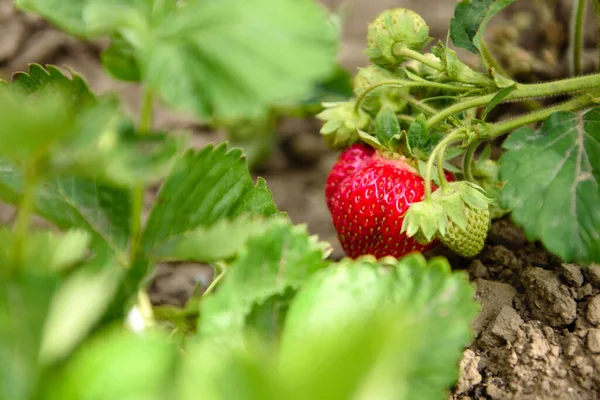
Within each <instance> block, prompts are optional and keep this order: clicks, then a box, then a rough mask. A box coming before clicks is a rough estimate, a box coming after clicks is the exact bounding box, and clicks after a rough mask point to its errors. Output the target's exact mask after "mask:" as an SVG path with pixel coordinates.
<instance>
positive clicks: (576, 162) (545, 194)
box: [500, 107, 600, 263]
mask: <svg viewBox="0 0 600 400" xmlns="http://www.w3.org/2000/svg"><path fill="white" fill-rule="evenodd" d="M503 147H504V149H506V152H505V153H504V154H503V155H502V157H501V158H500V179H501V180H503V181H506V184H505V185H504V187H503V189H502V192H501V195H500V201H501V205H502V206H503V207H504V208H508V209H511V210H512V218H513V220H514V221H515V222H516V223H517V224H519V225H522V226H523V227H524V229H525V233H526V235H527V237H528V239H530V240H533V239H536V238H539V239H540V240H541V242H542V243H543V244H544V246H546V248H547V249H548V250H549V251H551V252H552V253H554V254H556V255H558V256H559V257H560V258H562V259H563V260H564V261H566V262H571V261H573V262H582V263H589V262H600V207H598V204H600V185H599V184H598V182H600V108H598V107H596V108H594V109H592V110H589V111H587V112H586V113H584V114H575V113H569V112H558V113H554V114H552V115H551V116H550V117H548V119H546V121H545V122H544V124H543V125H542V127H541V128H540V129H539V130H538V131H533V130H532V129H530V128H521V129H519V130H517V131H515V132H513V133H511V134H510V136H509V137H508V139H506V141H505V142H504V145H503Z"/></svg>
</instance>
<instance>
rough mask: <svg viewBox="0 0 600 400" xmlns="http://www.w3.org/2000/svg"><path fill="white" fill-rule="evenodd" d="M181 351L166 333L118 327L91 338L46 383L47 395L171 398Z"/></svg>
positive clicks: (81, 399)
mask: <svg viewBox="0 0 600 400" xmlns="http://www.w3.org/2000/svg"><path fill="white" fill-rule="evenodd" d="M177 361H178V352H177V348H176V346H175V343H174V342H172V341H170V340H169V339H168V338H166V337H164V336H161V335H156V334H154V335H152V334H143V335H132V334H131V333H130V332H125V331H119V330H113V331H109V332H107V333H104V334H101V335H99V336H98V337H96V338H94V339H93V340H92V341H88V342H87V343H86V344H85V346H83V347H82V348H80V349H79V351H78V352H77V353H75V355H74V356H73V357H72V358H71V359H70V360H69V363H67V364H66V366H65V368H64V370H62V371H60V374H58V375H57V376H56V377H53V379H52V381H51V382H49V384H48V385H47V387H48V389H49V390H47V391H46V393H44V394H45V397H44V398H45V399H47V400H51V399H57V398H60V399H63V400H91V399H146V400H159V399H166V398H170V397H171V396H170V395H171V394H172V393H173V388H172V385H173V379H174V378H175V372H176V364H177Z"/></svg>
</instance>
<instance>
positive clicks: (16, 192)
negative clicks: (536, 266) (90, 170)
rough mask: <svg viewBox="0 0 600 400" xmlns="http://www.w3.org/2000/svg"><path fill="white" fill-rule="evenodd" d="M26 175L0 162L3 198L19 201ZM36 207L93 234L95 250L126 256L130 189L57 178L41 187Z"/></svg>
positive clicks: (63, 223) (60, 223)
mask: <svg viewBox="0 0 600 400" xmlns="http://www.w3.org/2000/svg"><path fill="white" fill-rule="evenodd" d="M22 195H23V177H22V174H21V173H20V172H19V171H17V170H16V169H14V168H12V167H10V166H9V165H7V164H2V163H0V199H2V200H3V201H5V202H7V203H9V204H15V205H16V204H19V202H20V198H21V196H22ZM35 206H36V211H37V213H38V214H39V215H41V216H42V217H44V218H46V219H47V220H49V221H51V222H53V223H55V224H56V225H57V226H59V227H60V228H64V229H69V228H79V229H84V230H86V231H88V232H90V233H91V234H92V243H91V246H92V249H94V250H96V251H100V252H104V251H109V252H110V253H113V254H116V255H117V256H119V255H120V256H123V254H124V253H125V251H126V247H127V242H128V239H129V214H130V210H129V208H130V198H129V192H128V191H126V190H121V189H116V188H112V187H109V186H105V185H102V184H99V183H97V182H96V181H93V180H90V179H81V178H68V177H65V178H56V179H52V180H49V181H47V182H45V183H43V184H41V185H40V186H38V187H37V189H36V191H35Z"/></svg>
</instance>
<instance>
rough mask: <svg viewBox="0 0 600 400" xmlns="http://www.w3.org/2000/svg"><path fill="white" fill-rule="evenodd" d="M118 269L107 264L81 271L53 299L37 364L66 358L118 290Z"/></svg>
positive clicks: (119, 270)
mask: <svg viewBox="0 0 600 400" xmlns="http://www.w3.org/2000/svg"><path fill="white" fill-rule="evenodd" d="M120 275H121V267H120V266H119V265H111V264H107V265H104V266H102V268H101V269H100V270H99V271H96V270H95V268H90V267H89V266H87V267H86V266H84V267H81V268H80V269H79V270H78V271H77V272H75V273H74V274H73V275H72V276H70V277H69V278H68V279H67V280H66V281H65V282H64V283H63V284H62V285H61V286H60V288H59V289H58V291H57V293H56V294H55V295H54V297H53V298H52V301H51V303H50V310H49V313H48V318H47V320H46V325H45V327H44V336H43V339H42V346H41V349H40V360H41V362H42V363H44V364H51V363H54V362H56V361H59V360H60V359H62V358H63V357H65V356H67V355H68V354H69V353H70V352H71V351H72V350H73V348H74V347H75V346H76V345H77V344H78V343H79V342H80V341H81V340H82V339H83V338H84V337H85V335H86V334H87V333H88V332H89V331H90V329H91V328H92V326H93V324H94V323H96V322H97V321H98V320H99V319H100V316H101V315H102V313H103V312H104V310H105V309H106V307H107V306H108V304H109V302H110V299H111V297H112V295H113V293H114V292H115V290H116V288H117V284H118V283H119V278H120Z"/></svg>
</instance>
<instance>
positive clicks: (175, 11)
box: [84, 0, 337, 118]
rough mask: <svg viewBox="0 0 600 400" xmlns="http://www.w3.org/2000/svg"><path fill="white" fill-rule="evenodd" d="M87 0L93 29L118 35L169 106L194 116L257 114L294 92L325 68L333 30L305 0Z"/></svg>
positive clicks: (302, 92)
mask: <svg viewBox="0 0 600 400" xmlns="http://www.w3.org/2000/svg"><path fill="white" fill-rule="evenodd" d="M174 4H175V2H158V3H157V4H155V5H154V6H153V5H152V4H151V3H149V2H139V1H137V2H136V1H125V2H123V1H113V0H111V1H107V0H92V1H90V4H89V5H88V6H87V7H86V9H85V12H84V15H85V20H86V23H87V24H88V26H89V28H90V29H91V31H92V32H93V33H94V34H95V35H100V34H111V35H113V34H115V33H118V34H121V35H122V37H124V38H126V39H127V40H128V42H129V43H130V44H131V46H132V47H133V49H134V54H135V59H136V63H137V64H138V65H139V67H140V70H141V73H142V79H143V80H144V81H145V82H146V83H147V84H148V85H149V86H150V87H152V88H153V89H154V90H155V91H156V92H157V93H158V94H159V95H160V97H161V98H162V99H163V100H164V101H165V102H166V103H167V104H168V105H169V106H171V107H173V108H174V109H178V110H185V111H191V112H194V113H195V114H196V115H197V116H198V117H200V118H211V117H214V116H219V117H226V118H236V117H241V116H249V115H253V114H256V113H257V112H259V111H261V110H262V109H264V107H265V106H267V105H270V104H273V103H275V102H278V101H284V100H285V101H287V100H290V99H301V98H303V97H305V96H307V95H308V94H310V90H311V86H312V85H313V84H315V83H317V81H319V80H321V79H324V78H326V77H327V76H328V74H329V73H330V72H331V71H332V69H333V66H334V63H333V60H334V57H335V53H336V51H337V48H336V39H337V32H336V30H335V29H334V28H333V27H332V26H331V25H330V24H328V22H327V19H326V16H325V12H324V9H323V8H322V7H320V6H319V5H317V4H316V3H315V2H313V1H308V0H256V1H252V2H248V1H246V0H225V1H218V2H209V1H200V0H193V1H188V2H185V3H184V4H183V5H179V6H177V7H175V6H174Z"/></svg>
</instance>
